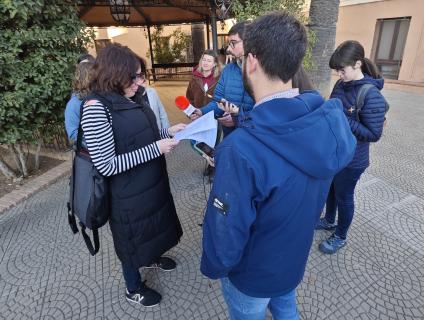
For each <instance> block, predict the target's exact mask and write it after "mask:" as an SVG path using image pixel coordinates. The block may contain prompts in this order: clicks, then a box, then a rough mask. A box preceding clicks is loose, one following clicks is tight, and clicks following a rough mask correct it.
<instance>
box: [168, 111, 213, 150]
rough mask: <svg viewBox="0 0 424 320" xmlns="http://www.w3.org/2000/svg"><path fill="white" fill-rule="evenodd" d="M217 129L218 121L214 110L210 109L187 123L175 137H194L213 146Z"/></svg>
mask: <svg viewBox="0 0 424 320" xmlns="http://www.w3.org/2000/svg"><path fill="white" fill-rule="evenodd" d="M217 130H218V124H217V121H216V120H215V118H214V114H213V111H210V112H208V113H207V114H205V115H204V116H202V117H200V118H199V119H196V120H195V121H193V122H192V123H190V124H189V125H187V127H186V128H185V129H184V130H181V131H180V132H177V133H176V134H175V136H174V139H176V140H184V139H192V140H196V141H199V142H204V143H206V144H207V145H208V146H210V147H211V148H213V147H214V146H215V141H216V133H217Z"/></svg>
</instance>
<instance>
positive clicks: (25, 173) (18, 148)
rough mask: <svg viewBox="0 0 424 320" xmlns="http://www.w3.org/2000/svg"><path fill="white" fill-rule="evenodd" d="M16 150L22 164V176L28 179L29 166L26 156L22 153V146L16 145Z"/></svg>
mask: <svg viewBox="0 0 424 320" xmlns="http://www.w3.org/2000/svg"><path fill="white" fill-rule="evenodd" d="M15 149H16V151H17V153H18V158H19V163H20V164H21V169H22V176H23V177H24V178H26V177H28V168H27V164H26V157H25V155H24V153H23V151H22V148H21V145H20V144H16V145H15Z"/></svg>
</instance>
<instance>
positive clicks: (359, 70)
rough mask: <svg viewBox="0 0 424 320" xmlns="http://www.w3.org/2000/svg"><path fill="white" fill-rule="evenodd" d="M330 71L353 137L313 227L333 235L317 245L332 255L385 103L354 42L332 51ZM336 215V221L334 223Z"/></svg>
mask: <svg viewBox="0 0 424 320" xmlns="http://www.w3.org/2000/svg"><path fill="white" fill-rule="evenodd" d="M329 65H330V68H331V69H333V70H336V72H337V74H338V76H339V77H340V80H339V81H337V83H336V85H335V86H334V89H333V92H332V93H331V95H330V98H337V99H340V100H341V101H342V103H343V109H344V113H345V115H346V118H347V120H348V122H349V125H350V128H351V130H352V133H353V134H354V136H355V137H356V140H357V145H356V151H355V155H354V157H353V159H352V161H351V162H350V163H349V164H348V165H347V167H346V168H344V169H343V170H341V171H340V172H339V173H337V175H336V176H335V177H334V179H333V182H332V184H331V187H330V191H329V194H328V197H327V203H326V211H325V217H323V218H321V219H320V220H319V222H318V224H317V226H316V229H318V230H334V229H335V232H334V233H333V234H332V235H331V236H330V237H329V238H328V239H327V240H324V241H323V242H322V243H321V244H320V245H319V249H320V251H321V252H323V253H328V254H332V253H336V252H337V251H338V250H339V249H341V248H343V247H344V246H345V245H346V241H347V240H346V239H347V232H348V230H349V227H350V225H351V223H352V220H353V214H354V211H355V207H354V192H355V187H356V184H357V183H358V181H359V178H360V177H361V175H362V173H364V171H365V170H366V169H367V168H368V166H369V164H370V162H369V156H370V155H369V148H370V142H376V141H378V140H379V139H380V137H381V134H382V132H383V124H384V119H385V112H386V100H385V99H384V97H383V96H382V95H381V93H380V90H381V89H383V85H384V79H383V78H381V76H380V74H379V72H378V71H377V67H376V65H375V64H374V63H373V62H372V61H371V60H369V59H367V58H365V53H364V48H363V47H362V45H361V44H360V43H359V42H357V41H352V40H349V41H345V42H343V43H342V44H340V45H339V46H338V47H337V49H336V50H335V51H334V53H333V55H332V56H331V59H330V63H329ZM365 84H370V85H371V89H369V90H368V91H367V93H366V95H365V98H364V104H363V107H362V109H360V110H359V109H358V108H357V96H358V92H359V91H360V90H361V87H362V86H363V85H365ZM336 213H338V221H337V223H336V221H335V219H336Z"/></svg>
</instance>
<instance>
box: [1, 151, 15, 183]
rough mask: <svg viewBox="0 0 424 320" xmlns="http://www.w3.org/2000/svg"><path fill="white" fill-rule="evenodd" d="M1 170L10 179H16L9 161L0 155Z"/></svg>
mask: <svg viewBox="0 0 424 320" xmlns="http://www.w3.org/2000/svg"><path fill="white" fill-rule="evenodd" d="M0 171H1V173H3V175H4V176H5V177H6V178H8V179H16V178H17V176H16V174H15V172H13V170H12V169H11V168H10V167H9V166H8V165H7V163H6V162H5V161H4V160H3V159H2V158H1V156H0Z"/></svg>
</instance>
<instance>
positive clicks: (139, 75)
mask: <svg viewBox="0 0 424 320" xmlns="http://www.w3.org/2000/svg"><path fill="white" fill-rule="evenodd" d="M131 80H132V81H141V82H144V81H146V75H145V74H144V73H136V74H135V76H132V77H131Z"/></svg>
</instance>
